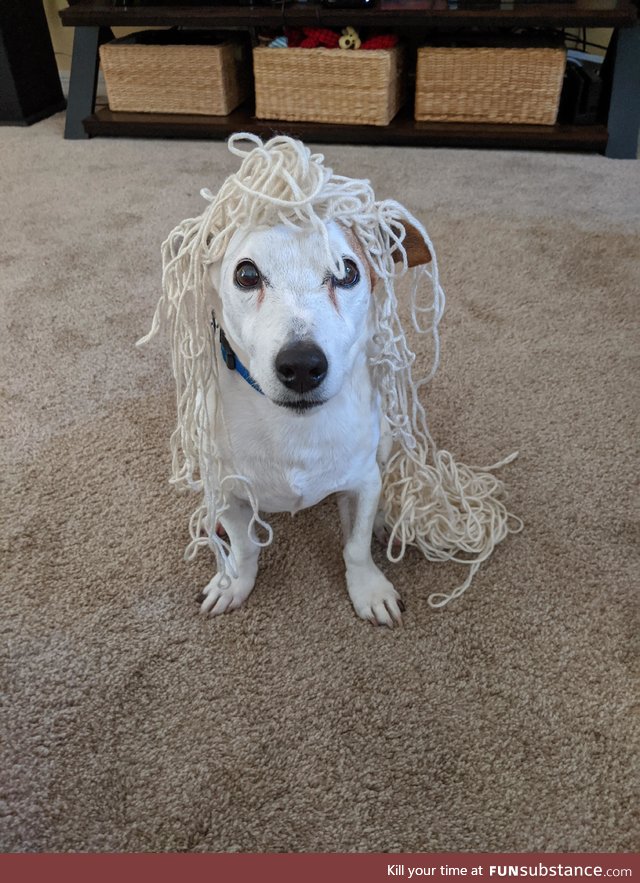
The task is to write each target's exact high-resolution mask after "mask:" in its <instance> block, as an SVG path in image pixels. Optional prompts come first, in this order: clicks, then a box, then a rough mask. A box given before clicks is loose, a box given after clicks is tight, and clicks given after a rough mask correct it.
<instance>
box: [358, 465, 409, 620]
mask: <svg viewBox="0 0 640 883" xmlns="http://www.w3.org/2000/svg"><path fill="white" fill-rule="evenodd" d="M381 486H382V484H381V480H380V473H379V472H378V469H377V468H376V469H374V471H373V473H372V474H371V476H370V477H369V478H368V480H367V481H366V482H365V483H363V484H362V485H361V486H360V487H358V488H356V489H355V490H354V492H353V499H354V503H355V506H354V509H355V514H354V519H353V525H352V528H351V534H350V536H349V538H348V540H347V542H346V544H345V547H344V561H345V564H346V566H347V589H348V591H349V597H350V598H351V602H352V604H353V607H354V609H355V611H356V613H357V614H358V616H359V617H361V618H362V619H368V620H369V622H372V623H374V624H375V623H378V624H379V625H387V626H389V627H391V626H393V624H394V622H397V623H401V622H402V614H401V610H402V609H403V605H402V601H401V600H400V596H399V595H398V593H397V592H396V590H395V589H394V588H393V586H392V585H391V583H390V582H389V580H388V579H387V578H386V577H385V576H384V574H383V573H382V572H381V571H380V570H379V569H378V568H377V567H376V565H375V564H374V563H373V558H372V557H371V534H372V531H373V525H374V522H375V518H376V512H377V510H378V501H379V498H380V490H381Z"/></svg>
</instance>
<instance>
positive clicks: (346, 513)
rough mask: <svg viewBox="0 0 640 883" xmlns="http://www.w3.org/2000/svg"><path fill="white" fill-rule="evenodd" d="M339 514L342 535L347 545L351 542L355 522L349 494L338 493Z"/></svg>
mask: <svg viewBox="0 0 640 883" xmlns="http://www.w3.org/2000/svg"><path fill="white" fill-rule="evenodd" d="M338 514H339V516H340V527H341V528H342V537H343V539H344V542H345V545H346V544H347V543H348V542H349V538H350V536H351V527H352V522H353V519H352V517H351V497H350V495H349V494H338Z"/></svg>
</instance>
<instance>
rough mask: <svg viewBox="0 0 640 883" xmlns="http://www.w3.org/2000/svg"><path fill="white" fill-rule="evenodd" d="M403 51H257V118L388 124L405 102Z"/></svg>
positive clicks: (254, 64)
mask: <svg viewBox="0 0 640 883" xmlns="http://www.w3.org/2000/svg"><path fill="white" fill-rule="evenodd" d="M402 62H403V53H402V49H401V47H399V46H395V47H394V48H393V49H371V50H369V49H367V50H362V51H357V50H352V49H323V48H320V49H301V48H291V49H272V48H269V47H267V46H262V47H257V48H255V49H254V50H253V73H254V79H255V88H256V116H257V117H259V118H260V119H269V120H293V121H307V120H308V121H311V122H317V123H352V124H354V123H357V124H361V125H369V126H386V125H387V124H388V123H390V122H391V120H392V119H393V118H394V116H395V115H396V113H397V112H398V110H399V109H400V107H401V105H402V101H403V97H404V95H403V89H402Z"/></svg>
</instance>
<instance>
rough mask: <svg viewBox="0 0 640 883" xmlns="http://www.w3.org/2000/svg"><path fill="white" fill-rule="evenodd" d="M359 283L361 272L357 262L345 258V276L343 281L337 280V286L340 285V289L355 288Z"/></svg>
mask: <svg viewBox="0 0 640 883" xmlns="http://www.w3.org/2000/svg"><path fill="white" fill-rule="evenodd" d="M359 281H360V271H359V270H358V268H357V266H356V264H355V261H352V260H351V258H345V259H344V276H343V277H342V279H335V280H334V282H335V284H336V285H339V286H340V288H353V286H354V285H357V284H358V282H359Z"/></svg>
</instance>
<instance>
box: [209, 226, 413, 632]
mask: <svg viewBox="0 0 640 883" xmlns="http://www.w3.org/2000/svg"><path fill="white" fill-rule="evenodd" d="M325 226H326V233H327V234H328V242H329V244H330V251H331V254H332V256H333V257H334V260H335V261H336V262H338V261H341V262H342V266H343V267H344V274H343V275H342V276H341V277H339V278H338V277H337V276H336V275H335V273H334V271H332V269H331V268H330V267H329V266H328V262H327V255H326V248H325V241H326V240H325V236H324V235H323V234H322V233H321V232H320V231H318V230H292V229H291V228H290V227H288V226H285V225H276V226H273V227H271V228H267V229H259V230H239V231H237V232H236V233H235V234H234V235H233V237H232V239H231V241H230V243H229V246H228V248H227V250H226V252H225V254H224V256H223V258H222V260H220V261H218V262H216V263H214V264H213V265H212V266H211V267H210V270H209V281H210V284H211V294H212V298H213V303H214V308H213V309H214V313H215V316H216V323H215V324H216V327H215V333H216V344H215V358H216V359H217V360H218V378H219V380H218V384H219V395H220V397H221V403H222V408H221V410H222V412H223V413H224V424H225V426H224V431H222V427H221V426H216V425H212V426H211V427H210V429H211V432H212V433H213V434H215V435H216V437H217V438H218V439H219V442H218V445H219V449H218V450H219V457H220V459H221V462H222V468H223V472H224V473H225V474H233V473H240V474H242V475H243V476H245V477H246V478H247V479H248V481H249V483H250V485H251V487H252V489H253V491H254V493H255V495H256V497H257V499H258V500H259V501H260V509H261V511H264V512H266V513H273V512H290V513H295V512H298V511H299V510H301V509H306V508H308V507H310V506H315V505H316V504H317V503H319V502H320V501H321V500H323V499H325V498H326V497H328V496H329V495H331V494H337V495H338V509H339V514H340V522H341V526H342V532H343V535H344V562H345V571H346V585H347V591H348V593H349V597H350V599H351V602H352V604H353V608H354V610H355V612H356V613H357V615H358V616H359V617H361V618H362V619H364V620H369V621H370V622H371V623H374V624H379V625H385V626H388V627H392V626H393V625H394V624H399V623H401V622H402V612H403V610H404V605H403V602H402V600H401V598H400V596H399V594H398V592H397V591H396V590H395V588H394V587H393V585H392V583H391V582H390V581H389V580H388V579H387V578H386V576H385V575H384V574H383V573H382V572H381V571H380V569H379V568H378V567H377V566H376V565H375V563H374V561H373V558H372V555H371V542H372V534H373V532H374V530H375V531H376V532H377V533H379V534H382V533H383V532H384V524H383V521H384V519H383V516H382V514H381V513H380V511H379V500H380V492H381V467H382V466H383V465H384V463H385V462H386V459H387V458H388V456H389V454H390V451H391V437H390V433H389V430H388V427H387V426H386V425H385V420H384V418H383V414H382V410H381V402H380V394H379V392H378V391H377V390H376V388H375V387H374V385H373V383H372V380H371V375H370V369H369V357H370V349H371V341H372V338H373V335H374V331H375V327H374V324H373V322H374V319H373V315H372V310H371V308H370V305H371V298H372V292H373V289H374V286H375V284H376V278H375V273H374V271H373V269H372V266H371V263H370V261H369V260H368V258H367V255H366V253H365V251H364V248H363V246H362V244H361V243H360V242H359V241H358V239H357V237H356V236H355V234H354V233H353V232H352V231H351V230H349V229H348V228H345V227H342V226H341V225H340V224H338V223H336V222H329V223H327V224H326V225H325ZM405 250H406V252H407V257H408V262H409V265H410V266H414V265H416V264H418V263H420V262H426V261H428V260H430V254H429V252H428V249H427V248H426V246H425V245H424V242H423V240H422V238H421V237H420V236H419V234H418V233H417V231H415V230H414V229H412V228H410V229H409V230H408V232H407V238H406V241H405ZM208 395H209V396H210V397H211V396H212V392H211V390H210V391H209V393H208ZM218 410H219V409H218ZM214 412H216V403H215V402H214V401H213V400H210V401H209V402H208V413H210V414H213V413H214ZM251 519H252V508H251V506H250V505H249V502H248V499H247V498H246V495H243V494H242V493H240V494H237V495H235V494H234V496H232V497H231V499H230V500H229V505H228V508H227V510H226V511H225V513H224V515H223V516H222V517H221V523H222V527H223V528H224V530H225V531H226V533H227V535H228V538H229V541H230V545H231V549H232V551H233V554H234V557H235V562H236V568H237V574H236V575H235V576H234V577H232V578H231V582H230V584H229V585H228V586H225V581H224V580H223V578H222V575H221V574H217V575H216V576H215V577H214V578H213V579H212V580H211V582H210V583H209V585H208V586H207V587H206V588H205V589H204V591H203V594H202V602H201V610H202V612H203V613H210V614H213V615H218V614H222V613H227V612H230V611H232V610H235V609H236V608H238V607H239V606H240V605H241V604H243V602H244V601H245V600H246V599H247V598H248V596H249V594H250V593H251V591H252V590H253V588H254V585H255V582H256V575H257V572H258V558H259V553H260V547H259V546H258V545H256V543H255V542H253V541H252V540H251V538H250V536H249V533H250V531H249V528H250V522H251Z"/></svg>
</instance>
